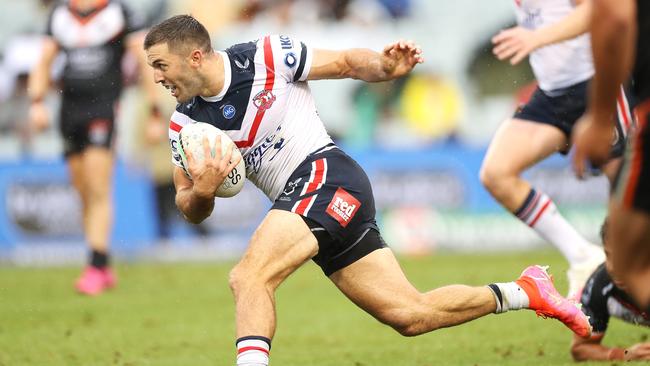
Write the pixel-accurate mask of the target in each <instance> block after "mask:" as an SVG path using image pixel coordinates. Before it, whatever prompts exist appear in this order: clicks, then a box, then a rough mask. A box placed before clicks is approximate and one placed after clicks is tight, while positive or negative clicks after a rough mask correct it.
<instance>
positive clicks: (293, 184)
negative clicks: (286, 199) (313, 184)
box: [282, 177, 302, 196]
mask: <svg viewBox="0 0 650 366" xmlns="http://www.w3.org/2000/svg"><path fill="white" fill-rule="evenodd" d="M301 181H302V177H300V178H298V179H296V180H294V181H293V182H289V183H287V186H286V187H285V188H284V191H283V192H282V194H284V195H287V196H289V195H291V194H292V193H293V192H294V191H295V190H296V187H298V184H300V182H301Z"/></svg>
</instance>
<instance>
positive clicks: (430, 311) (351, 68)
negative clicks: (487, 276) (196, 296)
mask: <svg viewBox="0 0 650 366" xmlns="http://www.w3.org/2000/svg"><path fill="white" fill-rule="evenodd" d="M144 47H145V50H146V52H147V57H148V61H149V64H150V65H151V66H152V67H153V69H154V79H155V81H156V82H158V83H161V84H163V85H164V86H166V87H167V88H169V89H170V90H171V92H172V95H173V96H174V97H175V98H176V99H177V100H178V101H179V105H178V108H177V111H176V112H175V113H174V114H173V116H172V121H171V123H170V126H171V128H170V129H171V130H170V139H171V144H172V154H173V161H174V163H175V164H176V165H177V167H175V170H174V183H175V186H176V204H177V206H178V207H179V209H180V210H181V211H182V212H183V214H184V215H185V217H186V218H187V219H188V220H190V221H192V222H201V221H202V220H204V219H205V218H206V217H208V216H209V215H210V214H211V213H212V210H213V209H214V204H215V203H214V194H215V192H216V190H217V187H219V186H220V185H221V183H222V182H223V180H224V178H225V177H226V176H227V175H228V174H229V173H230V172H231V170H232V169H233V168H234V167H235V166H236V164H237V163H238V162H239V161H238V160H237V159H233V160H232V161H231V157H232V152H228V153H227V154H225V155H223V156H222V154H221V153H220V152H221V146H220V145H221V143H220V140H219V139H217V142H216V145H217V146H215V151H216V155H215V156H214V157H212V156H210V154H209V153H208V154H205V155H206V156H208V158H206V159H205V160H203V161H200V162H199V161H196V160H194V159H192V156H191V154H189V155H188V156H187V164H188V166H186V167H184V169H187V170H188V171H189V172H190V175H191V176H192V179H190V178H189V177H188V176H186V175H185V173H184V169H183V168H181V166H180V163H179V159H178V156H177V151H176V149H177V146H178V143H179V142H178V131H179V130H180V128H181V127H182V126H183V125H186V124H188V123H194V122H205V123H210V124H213V125H215V126H217V127H219V128H221V129H222V130H224V131H225V132H226V133H227V134H228V135H229V136H230V137H232V139H233V140H234V141H235V143H236V145H237V148H239V150H240V151H241V152H242V155H243V159H244V160H245V163H246V171H247V175H248V178H249V179H251V181H253V182H254V183H255V184H256V185H257V186H258V187H259V188H260V189H261V190H263V191H264V193H266V195H267V196H268V197H269V198H270V199H271V200H272V201H273V207H272V208H271V210H270V211H269V212H268V214H267V215H266V217H265V218H264V220H263V221H262V223H261V224H260V226H259V227H258V228H257V230H256V232H255V234H254V235H253V237H252V239H251V241H250V243H249V247H248V249H247V251H246V253H245V254H244V256H243V258H242V259H241V261H240V262H239V263H238V264H237V265H236V266H235V268H233V270H232V271H231V273H230V286H231V288H232V291H233V294H234V297H235V306H236V329H237V342H236V344H237V365H247V366H260V365H268V362H269V350H270V347H271V339H272V338H273V335H274V333H275V328H276V325H275V321H276V320H275V301H274V296H275V295H274V294H275V290H276V288H277V287H278V286H279V285H280V284H281V283H282V282H283V281H284V280H285V279H286V278H287V277H288V276H289V275H290V274H291V273H293V272H294V271H295V270H296V269H298V268H299V267H300V266H301V265H302V264H304V263H305V262H307V261H308V260H310V259H313V260H314V261H315V262H316V263H317V264H318V265H319V266H320V267H321V269H322V270H323V272H324V273H325V274H326V275H327V276H328V277H329V278H330V280H331V281H332V282H334V284H335V285H336V286H337V287H338V288H339V289H340V290H341V291H342V292H343V293H344V294H345V295H346V296H347V297H348V298H350V299H351V300H352V301H353V302H354V303H355V304H357V305H358V306H359V307H361V308H362V309H364V310H365V311H367V312H368V313H370V314H371V315H373V316H374V317H375V318H377V319H378V320H379V321H381V322H383V323H385V324H388V325H390V326H391V327H393V328H394V329H396V330H397V331H398V332H400V333H401V334H403V335H408V336H413V335H418V334H422V333H426V332H429V331H432V330H435V329H438V328H443V327H449V326H453V325H457V324H461V323H464V322H467V321H470V320H472V319H476V318H478V317H481V316H484V315H487V314H490V313H501V312H505V311H508V310H517V309H524V308H529V309H533V310H535V311H537V312H538V313H539V314H545V315H547V316H550V317H553V318H557V319H559V320H561V321H562V322H563V323H565V324H566V325H567V326H568V327H570V328H571V329H572V330H573V331H574V332H576V333H578V334H581V335H583V336H586V335H588V334H589V333H590V328H589V324H588V320H587V319H586V317H585V316H584V314H583V313H582V312H580V310H579V309H578V308H577V306H576V304H575V303H573V302H571V301H569V300H566V299H564V298H562V297H561V296H560V295H559V294H558V293H557V291H556V290H555V288H554V287H553V284H552V282H551V279H550V277H549V275H548V274H547V273H546V271H545V270H544V269H543V268H542V267H539V266H531V267H529V268H528V269H526V270H525V271H524V273H522V276H521V277H520V278H519V279H518V280H517V281H514V282H508V283H498V284H490V285H488V286H485V287H469V286H460V285H454V286H447V287H443V288H439V289H436V290H433V291H430V292H426V293H421V292H419V291H418V290H416V289H415V288H414V287H413V286H412V285H411V284H410V283H409V281H408V280H407V279H406V277H405V276H404V273H403V272H402V270H401V268H400V267H399V264H398V263H397V261H396V260H395V256H394V255H393V253H392V251H391V250H390V249H389V248H388V247H387V246H386V244H385V243H384V241H383V239H382V238H381V235H380V233H379V228H378V227H377V224H376V222H375V204H374V199H373V195H372V187H371V185H370V181H369V180H368V177H367V176H366V174H365V172H364V171H363V169H362V168H361V167H360V166H359V165H358V164H357V163H356V162H355V161H354V160H353V159H352V158H350V157H349V156H348V155H346V154H345V153H344V152H343V151H341V150H340V149H339V148H338V147H337V146H336V145H334V144H333V143H332V141H331V139H330V138H329V137H328V135H327V133H326V131H325V129H324V127H323V125H322V122H321V121H320V118H319V117H318V113H317V111H316V108H315V106H314V101H313V98H312V96H311V93H310V92H309V87H308V86H307V82H306V81H307V80H315V79H337V78H356V79H361V80H364V81H370V82H372V81H384V80H390V79H394V78H397V77H400V76H403V75H405V74H407V73H408V72H410V71H411V70H412V69H413V68H414V67H415V66H416V65H417V64H418V63H420V62H422V61H423V59H422V56H421V50H420V48H419V47H418V46H416V45H415V44H413V43H412V42H404V41H399V42H395V43H392V44H389V45H388V46H386V47H385V48H384V51H383V52H382V53H377V52H373V51H370V50H366V49H350V50H344V51H327V50H317V49H312V48H310V47H308V46H307V45H305V44H303V43H302V42H300V41H298V40H296V39H293V38H290V37H285V36H265V37H262V38H260V39H259V40H257V41H254V42H249V43H243V44H238V45H235V46H233V47H231V48H229V49H227V50H226V51H224V52H215V51H213V50H212V47H211V42H210V37H209V35H208V32H207V31H206V30H205V28H204V27H203V26H202V25H201V24H200V23H199V22H198V21H196V20H195V19H194V18H192V17H191V16H187V15H181V16H175V17H172V18H170V19H167V20H165V21H164V22H162V23H161V24H158V25H156V26H154V27H153V28H152V29H151V31H150V32H149V33H148V34H147V37H146V38H145V43H144ZM204 143H205V148H206V149H208V148H209V147H208V145H207V144H208V143H207V139H206V140H205V142H204ZM186 153H187V151H186ZM552 299H555V300H552ZM556 300H559V301H556Z"/></svg>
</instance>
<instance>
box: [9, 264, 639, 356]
mask: <svg viewBox="0 0 650 366" xmlns="http://www.w3.org/2000/svg"><path fill="white" fill-rule="evenodd" d="M400 261H401V263H402V264H403V266H404V268H405V271H406V272H407V275H408V276H409V278H411V280H412V281H413V283H414V284H415V285H416V286H417V287H418V288H420V289H421V290H426V289H430V288H432V287H435V286H441V285H444V284H450V283H465V284H472V285H482V284H485V283H487V282H491V281H508V280H511V279H513V278H514V277H515V276H516V275H518V273H519V272H520V271H521V270H522V268H523V267H524V266H525V265H527V264H531V263H546V264H551V271H552V272H554V273H556V274H557V278H558V280H557V284H558V288H559V289H560V290H561V291H562V292H563V291H564V290H565V289H566V281H565V280H564V270H565V264H564V263H563V261H562V260H561V259H560V257H559V255H557V254H555V253H552V252H546V251H545V252H530V253H518V254H505V255H503V254H501V255H496V254H492V255H480V256H479V255H475V256H468V255H449V254H440V255H437V256H432V257H423V258H401V259H400ZM231 266H232V263H201V264H171V265H162V264H127V265H121V266H118V268H117V269H118V274H119V276H120V280H121V282H120V284H119V287H118V289H116V290H115V291H112V292H110V293H108V294H105V295H102V296H100V297H97V298H87V297H82V296H78V295H76V294H74V293H73V291H72V282H73V280H74V278H75V276H76V275H77V273H78V269H77V268H47V269H32V268H0V365H1V366H5V365H66V366H70V365H133V366H135V365H174V366H177V365H234V352H235V350H234V342H233V341H234V316H233V304H232V300H231V296H230V292H229V290H228V284H227V274H228V271H229V268H230V267H231ZM277 300H278V324H279V326H278V331H277V334H276V337H275V340H274V343H273V350H272V354H271V357H272V359H271V361H272V365H277V366H279V365H300V366H308V365H319V366H320V365H323V366H324V365H331V366H345V365H350V366H370V365H373V366H374V365H386V366H396V365H405V366H406V365H409V366H427V365H563V364H566V365H569V364H572V362H571V359H570V355H569V352H568V346H569V342H570V339H571V335H570V333H569V331H568V330H567V329H565V328H564V327H563V326H562V325H561V324H560V323H558V322H556V321H554V320H542V319H538V318H536V317H535V315H534V314H533V313H532V312H529V311H520V312H513V313H508V314H503V315H490V316H487V317H486V318H483V319H480V320H478V321H475V322H473V323H470V324H465V325H462V326H460V327H456V328H450V329H444V330H439V331H436V332H434V333H431V334H427V335H423V336H420V337H415V338H404V337H402V336H400V335H398V334H397V333H396V332H394V331H393V330H391V329H389V328H387V327H385V326H383V325H381V324H379V323H378V322H376V321H375V320H374V319H372V318H371V317H370V316H368V315H367V314H365V313H364V312H362V311H361V310H359V309H357V308H356V307H355V306H354V305H352V304H351V303H350V302H349V301H348V300H347V299H346V298H345V297H344V296H342V295H341V294H340V293H339V292H338V290H337V289H336V288H335V287H334V286H333V285H332V284H331V283H330V282H329V280H327V279H326V278H324V277H323V276H322V275H321V273H320V271H319V269H318V268H317V267H316V266H315V265H313V264H311V263H310V264H309V265H307V266H305V267H304V268H302V269H301V270H299V271H298V272H297V273H296V274H295V275H294V276H293V277H291V278H290V279H289V280H288V281H287V282H286V283H285V284H284V285H283V286H282V287H281V288H280V289H279V291H278V295H277ZM646 335H647V330H644V329H641V328H637V327H633V326H631V325H627V324H623V323H622V322H620V321H614V322H612V324H611V327H610V331H609V332H608V335H607V337H606V338H605V343H606V344H609V345H612V344H614V345H619V346H625V345H629V344H632V343H636V342H639V341H640V340H643V339H645V338H646ZM601 364H602V363H601ZM605 364H611V362H610V363H605Z"/></svg>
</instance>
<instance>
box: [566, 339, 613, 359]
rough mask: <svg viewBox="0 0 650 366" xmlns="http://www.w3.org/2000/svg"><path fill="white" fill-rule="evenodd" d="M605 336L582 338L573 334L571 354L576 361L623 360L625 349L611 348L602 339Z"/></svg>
mask: <svg viewBox="0 0 650 366" xmlns="http://www.w3.org/2000/svg"><path fill="white" fill-rule="evenodd" d="M602 339H603V337H602V336H599V337H597V338H582V337H579V336H577V335H574V336H573V343H572V344H571V356H573V359H574V360H575V361H608V360H623V357H624V355H625V350H624V349H623V348H609V347H606V346H604V345H603V344H602V343H601V341H602Z"/></svg>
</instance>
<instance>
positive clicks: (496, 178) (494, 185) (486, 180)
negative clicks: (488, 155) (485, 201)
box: [479, 162, 513, 196]
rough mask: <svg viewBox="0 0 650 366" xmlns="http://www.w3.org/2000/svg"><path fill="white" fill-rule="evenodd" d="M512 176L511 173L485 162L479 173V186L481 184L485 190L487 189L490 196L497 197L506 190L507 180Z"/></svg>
mask: <svg viewBox="0 0 650 366" xmlns="http://www.w3.org/2000/svg"><path fill="white" fill-rule="evenodd" d="M512 176H513V174H512V173H510V172H507V171H506V170H504V169H501V168H499V167H497V166H494V165H492V164H489V163H485V162H484V163H483V165H482V166H481V170H480V172H479V179H480V180H481V184H483V186H484V187H485V189H487V190H488V191H489V192H490V193H491V194H492V195H496V196H499V195H500V194H502V192H504V191H507V190H508V188H507V187H508V185H509V184H508V180H509V179H510V178H511V177H512Z"/></svg>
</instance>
